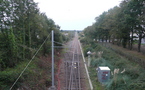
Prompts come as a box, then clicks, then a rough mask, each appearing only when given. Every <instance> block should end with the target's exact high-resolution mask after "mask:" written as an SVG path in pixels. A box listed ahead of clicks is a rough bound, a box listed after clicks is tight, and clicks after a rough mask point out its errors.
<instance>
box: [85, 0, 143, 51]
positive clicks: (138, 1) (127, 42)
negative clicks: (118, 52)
mask: <svg viewBox="0 0 145 90" xmlns="http://www.w3.org/2000/svg"><path fill="white" fill-rule="evenodd" d="M95 20H96V22H95V23H94V24H93V25H91V26H88V27H86V28H85V29H84V34H85V36H87V37H89V38H90V40H93V39H94V40H95V39H96V40H99V41H102V42H104V41H108V42H112V43H113V44H114V43H116V44H117V45H122V46H123V47H124V48H126V47H128V48H129V49H130V50H132V48H133V43H134V38H135V37H134V36H133V34H136V35H137V36H138V38H139V39H138V51H139V52H140V51H141V49H140V48H141V40H142V38H144V37H145V1H144V0H123V1H122V2H121V3H120V5H119V6H115V7H114V8H111V9H109V10H108V11H106V12H103V13H102V14H101V15H100V16H98V17H96V18H95Z"/></svg>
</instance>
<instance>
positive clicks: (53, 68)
mask: <svg viewBox="0 0 145 90" xmlns="http://www.w3.org/2000/svg"><path fill="white" fill-rule="evenodd" d="M52 87H54V33H53V30H52Z"/></svg>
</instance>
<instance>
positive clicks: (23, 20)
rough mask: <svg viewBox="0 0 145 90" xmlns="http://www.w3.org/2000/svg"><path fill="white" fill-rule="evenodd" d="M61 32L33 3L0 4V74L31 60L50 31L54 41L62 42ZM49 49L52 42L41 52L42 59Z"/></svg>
mask: <svg viewBox="0 0 145 90" xmlns="http://www.w3.org/2000/svg"><path fill="white" fill-rule="evenodd" d="M59 29H60V27H59V26H58V25H56V24H55V22H54V21H53V20H52V19H51V18H48V17H47V16H46V14H45V13H41V12H40V10H39V8H38V5H37V3H35V2H34V1H33V0H0V70H1V71H2V70H5V69H6V68H8V67H10V68H11V67H14V66H16V65H17V64H18V63H19V62H21V61H24V60H27V59H30V58H31V57H32V55H33V54H34V52H36V50H37V49H38V48H39V46H40V45H41V44H42V42H43V41H44V40H45V39H46V37H47V36H48V35H49V34H50V33H51V30H54V32H55V37H56V38H55V41H57V42H62V39H63V38H64V37H63V36H62V34H61V33H60V30H59ZM50 47H51V39H50V38H49V39H48V40H47V42H46V43H45V44H44V46H43V48H42V49H41V52H42V53H43V55H45V54H47V53H49V52H50V50H51V48H50Z"/></svg>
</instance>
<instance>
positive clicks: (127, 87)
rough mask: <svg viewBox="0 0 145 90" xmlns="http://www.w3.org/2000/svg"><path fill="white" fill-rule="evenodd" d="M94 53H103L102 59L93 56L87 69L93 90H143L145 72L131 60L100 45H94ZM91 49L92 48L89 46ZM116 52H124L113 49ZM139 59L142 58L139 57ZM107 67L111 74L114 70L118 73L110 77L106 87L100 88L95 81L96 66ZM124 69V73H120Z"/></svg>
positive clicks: (144, 87) (144, 86) (144, 89)
mask: <svg viewBox="0 0 145 90" xmlns="http://www.w3.org/2000/svg"><path fill="white" fill-rule="evenodd" d="M95 46H96V47H95V48H94V49H93V50H94V51H96V53H97V51H103V55H102V58H101V59H99V58H98V56H97V55H95V56H93V57H94V58H92V62H91V67H90V68H89V72H90V77H91V80H92V82H93V86H94V90H105V89H106V90H145V78H144V76H145V70H144V69H143V68H142V67H141V66H140V65H139V64H138V63H135V62H134V61H132V60H128V58H126V57H124V56H122V55H120V54H119V53H116V51H114V50H111V49H110V48H106V47H104V46H102V45H100V44H97V45H95ZM89 47H93V46H89ZM85 48H86V47H85ZM114 48H115V49H116V50H118V51H119V50H120V51H123V50H124V51H125V52H124V53H128V51H126V50H125V49H122V48H119V47H117V48H116V47H114ZM127 55H133V56H138V57H139V55H138V54H135V53H131V52H130V53H129V54H127ZM140 58H144V56H141V57H140ZM102 65H103V66H108V67H109V68H110V69H111V72H114V70H115V69H119V72H118V73H117V74H116V75H115V76H114V75H111V79H110V80H109V82H107V83H106V85H104V86H102V85H101V84H100V83H99V82H98V81H97V72H96V70H95V69H96V68H97V67H98V66H102ZM124 69H125V72H124V73H121V72H122V71H123V70H124Z"/></svg>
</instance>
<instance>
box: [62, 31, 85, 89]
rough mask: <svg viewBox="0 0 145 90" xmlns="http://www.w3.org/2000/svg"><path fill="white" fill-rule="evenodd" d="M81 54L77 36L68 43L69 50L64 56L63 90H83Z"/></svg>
mask: <svg viewBox="0 0 145 90" xmlns="http://www.w3.org/2000/svg"><path fill="white" fill-rule="evenodd" d="M82 69H83V68H82V65H81V52H80V47H79V42H78V35H77V33H75V37H74V39H73V40H72V41H71V42H70V43H69V48H68V49H67V51H66V53H65V54H64V77H65V78H64V88H63V90H64V89H65V90H85V89H84V88H85V87H84V83H85V82H84V81H82V80H83V79H84V75H83V74H82V72H83V70H82ZM82 82H83V83H82Z"/></svg>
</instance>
